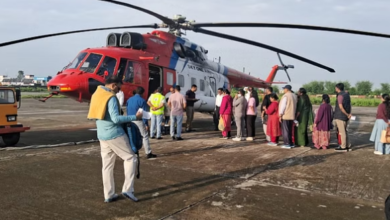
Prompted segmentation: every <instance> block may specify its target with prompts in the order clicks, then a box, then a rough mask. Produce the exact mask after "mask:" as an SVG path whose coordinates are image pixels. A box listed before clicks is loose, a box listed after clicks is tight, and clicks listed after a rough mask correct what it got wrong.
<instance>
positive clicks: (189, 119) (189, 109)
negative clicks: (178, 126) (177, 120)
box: [186, 106, 194, 130]
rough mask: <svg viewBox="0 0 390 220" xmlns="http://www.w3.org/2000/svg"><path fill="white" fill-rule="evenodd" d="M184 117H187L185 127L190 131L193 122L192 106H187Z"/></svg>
mask: <svg viewBox="0 0 390 220" xmlns="http://www.w3.org/2000/svg"><path fill="white" fill-rule="evenodd" d="M186 115H187V122H186V127H187V129H189V130H191V129H192V121H193V120H194V106H187V108H186Z"/></svg>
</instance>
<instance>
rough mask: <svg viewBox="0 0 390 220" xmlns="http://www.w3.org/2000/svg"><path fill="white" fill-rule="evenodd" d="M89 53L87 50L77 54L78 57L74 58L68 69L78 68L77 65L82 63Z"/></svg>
mask: <svg viewBox="0 0 390 220" xmlns="http://www.w3.org/2000/svg"><path fill="white" fill-rule="evenodd" d="M86 55H87V52H82V53H79V55H77V57H76V58H75V59H74V60H73V62H72V63H70V64H69V65H68V66H67V67H66V69H77V67H78V66H79V65H80V63H81V61H83V60H84V58H85V56H86Z"/></svg>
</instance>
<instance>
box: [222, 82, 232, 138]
mask: <svg viewBox="0 0 390 220" xmlns="http://www.w3.org/2000/svg"><path fill="white" fill-rule="evenodd" d="M232 106H233V98H232V97H231V96H230V92H229V90H227V89H224V91H223V98H222V103H221V107H220V108H219V114H220V117H221V118H222V120H223V123H224V125H225V128H224V129H223V131H222V138H221V139H229V137H230V130H231V122H232V113H233V112H232Z"/></svg>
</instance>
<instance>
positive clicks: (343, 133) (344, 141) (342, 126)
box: [335, 119, 349, 149]
mask: <svg viewBox="0 0 390 220" xmlns="http://www.w3.org/2000/svg"><path fill="white" fill-rule="evenodd" d="M335 122H336V125H337V129H338V130H339V134H340V139H341V148H343V149H345V148H348V147H349V137H348V130H347V126H348V121H342V120H339V119H335Z"/></svg>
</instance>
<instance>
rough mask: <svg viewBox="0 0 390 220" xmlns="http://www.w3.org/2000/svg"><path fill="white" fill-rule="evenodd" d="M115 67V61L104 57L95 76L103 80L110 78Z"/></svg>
mask: <svg viewBox="0 0 390 220" xmlns="http://www.w3.org/2000/svg"><path fill="white" fill-rule="evenodd" d="M115 66H116V59H115V58H112V57H108V56H106V57H105V58H104V60H103V63H102V65H101V66H100V68H99V70H98V71H97V75H99V76H102V77H104V78H107V77H110V76H112V75H113V73H114V69H115Z"/></svg>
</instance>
